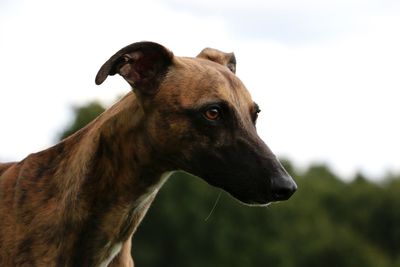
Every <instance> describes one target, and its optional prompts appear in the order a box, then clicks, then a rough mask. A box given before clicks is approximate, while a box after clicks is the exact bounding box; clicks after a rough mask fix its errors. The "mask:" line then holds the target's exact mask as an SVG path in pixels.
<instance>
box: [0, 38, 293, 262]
mask: <svg viewBox="0 0 400 267" xmlns="http://www.w3.org/2000/svg"><path fill="white" fill-rule="evenodd" d="M233 59H234V55H233V54H227V53H223V52H221V51H218V50H212V49H211V50H210V49H206V50H203V52H202V53H200V54H199V56H198V57H196V58H189V57H178V56H175V55H174V54H173V53H172V52H171V51H170V50H168V49H167V48H165V47H164V46H162V45H160V44H157V43H153V42H138V43H133V44H131V45H128V46H126V47H124V48H122V49H121V50H119V51H118V52H117V53H116V54H114V55H113V56H112V57H111V58H110V59H109V60H107V61H106V62H105V63H104V65H103V66H102V67H101V68H100V70H99V72H98V74H97V76H96V80H95V82H96V84H98V85H100V84H102V83H103V82H104V81H105V80H106V78H107V77H108V76H112V75H115V74H119V75H120V76H122V77H123V78H124V79H125V80H126V81H127V82H128V83H129V84H130V85H131V87H132V89H133V90H132V92H130V93H128V94H127V95H126V96H125V97H123V98H122V99H121V100H120V101H119V102H117V103H116V104H115V105H113V106H112V107H111V108H109V109H108V110H107V111H105V112H104V113H102V114H101V115H100V116H99V117H97V118H96V119H95V120H94V121H92V122H91V123H90V124H89V125H87V126H86V127H84V128H83V129H81V130H80V131H78V132H76V133H75V134H73V135H71V136H70V137H68V138H66V139H64V140H62V141H61V142H60V143H58V144H56V145H55V146H53V147H51V148H49V149H46V150H44V151H40V152H38V153H34V154H30V155H28V156H27V157H26V158H25V159H24V160H22V161H20V162H12V163H4V164H0V218H1V220H0V266H133V260H132V257H131V253H130V251H131V237H132V235H133V233H134V232H135V230H136V228H137V226H138V224H139V223H140V221H141V220H142V218H143V216H144V215H145V214H146V211H147V209H148V208H149V206H150V204H151V203H152V201H153V200H154V197H155V196H156V194H157V192H158V190H159V189H160V187H161V186H162V185H163V183H164V182H165V181H166V180H167V178H168V176H169V175H170V174H171V172H172V171H174V170H183V171H186V172H188V173H191V174H193V175H195V176H198V177H201V178H202V179H204V180H205V181H206V182H208V183H209V184H211V185H213V186H216V187H219V188H222V189H223V190H225V191H227V192H228V193H230V194H231V195H232V196H233V197H235V198H236V199H238V200H239V201H241V202H243V203H245V204H248V205H267V204H268V203H270V202H273V201H282V200H287V199H288V198H290V196H292V194H293V193H294V192H295V191H296V188H297V186H296V183H295V182H294V181H293V179H292V178H291V177H290V175H289V174H288V173H287V172H286V171H285V170H284V168H283V167H282V165H281V164H280V163H279V161H278V159H277V158H276V156H275V155H274V154H273V153H272V152H271V150H270V149H269V148H268V147H267V145H266V144H265V143H264V142H263V141H262V140H261V139H260V137H259V136H258V135H257V132H256V126H255V125H256V120H257V116H258V113H259V111H260V110H259V107H258V106H257V104H256V103H255V102H254V101H253V100H252V99H251V96H250V94H249V92H248V91H247V89H246V88H245V86H244V85H243V83H242V82H241V81H240V80H239V78H238V77H237V76H236V75H235V74H234V72H235V69H236V59H234V60H233Z"/></svg>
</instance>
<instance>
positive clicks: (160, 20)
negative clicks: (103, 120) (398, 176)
mask: <svg viewBox="0 0 400 267" xmlns="http://www.w3.org/2000/svg"><path fill="white" fill-rule="evenodd" d="M142 40H151V41H156V42H159V43H161V44H163V45H165V46H166V47H168V48H169V49H171V50H172V51H173V52H174V53H175V55H181V56H195V55H196V54H197V53H199V51H200V50H201V49H203V48H204V47H207V46H209V47H214V48H218V49H221V50H224V51H227V52H230V51H234V52H235V54H236V58H237V60H238V70H237V74H238V76H239V77H240V78H241V79H242V81H243V82H244V83H245V84H246V86H247V87H248V89H249V91H250V92H251V93H252V95H253V98H254V100H255V101H256V102H257V103H259V105H260V106H261V109H262V113H261V114H260V119H259V122H258V129H259V133H260V135H261V136H262V138H263V139H264V140H265V141H266V143H267V144H268V145H269V146H270V147H271V148H272V150H273V151H274V152H275V153H276V154H278V155H280V156H284V157H287V158H289V159H291V160H293V161H294V163H295V164H296V165H297V166H300V167H304V166H307V165H308V164H309V163H311V162H315V161H317V162H324V163H328V164H329V165H330V166H331V167H332V168H333V169H334V170H335V171H336V172H338V173H339V174H341V175H344V176H346V177H347V178H349V177H351V175H353V174H354V173H355V172H356V171H357V170H360V171H362V172H364V173H365V174H367V175H368V176H371V178H373V179H377V178H379V177H380V176H383V175H384V174H385V173H386V172H388V171H392V172H399V171H400V141H399V136H400V123H399V119H398V117H399V115H400V103H399V102H400V97H399V94H398V91H399V89H400V1H396V0H370V1H351V0H347V1H345V0H340V1H317V0H307V1H305V0H297V1H295V0H279V1H278V0H273V1H263V0H251V1H232V0H230V1H228V0H220V1H215V0H201V1H187V0H167V1H161V0H159V1H157V0H153V1H132V0H130V1H129V0H122V1H121V0H115V1H103V0H90V1H80V0H68V1H54V0H35V1H28V0H25V1H24V0H2V2H0V73H1V74H0V125H1V128H0V160H2V161H7V160H20V159H22V158H24V157H25V156H26V155H27V154H29V153H31V152H35V151H38V150H41V149H44V148H46V147H48V146H50V145H51V144H53V143H54V142H55V140H56V136H57V134H58V133H59V132H60V131H61V130H62V129H63V128H64V127H65V126H66V124H67V123H68V122H69V120H70V119H71V116H72V111H71V107H72V106H74V105H77V104H84V103H86V102H87V101H90V100H93V99H99V100H101V101H105V102H106V103H112V101H113V100H114V99H115V97H116V96H117V95H121V94H123V93H125V92H128V90H129V86H128V85H127V84H125V82H124V81H122V79H120V78H118V77H112V78H111V79H108V80H107V81H106V83H105V84H103V85H102V86H100V87H98V86H96V85H95V84H94V77H95V75H96V73H97V70H98V69H99V67H100V66H101V65H102V64H103V63H104V62H105V60H107V59H108V58H109V57H110V56H111V55H112V54H113V53H114V52H116V51H117V50H119V49H120V48H122V47H123V46H125V45H127V44H130V43H132V42H136V41H142Z"/></svg>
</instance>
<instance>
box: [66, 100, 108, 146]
mask: <svg viewBox="0 0 400 267" xmlns="http://www.w3.org/2000/svg"><path fill="white" fill-rule="evenodd" d="M104 110H105V108H104V107H103V106H102V105H101V104H100V103H99V102H90V103H89V104H87V105H84V106H79V107H74V114H75V118H74V120H73V121H72V123H71V125H69V126H67V128H66V129H65V130H64V131H63V132H62V134H60V138H59V139H64V138H65V137H67V136H70V135H71V134H73V133H75V132H76V131H78V130H79V129H81V128H82V127H84V126H85V125H86V124H88V123H89V122H91V121H92V120H94V119H95V118H96V117H97V116H98V115H99V114H100V113H102V112H103V111H104Z"/></svg>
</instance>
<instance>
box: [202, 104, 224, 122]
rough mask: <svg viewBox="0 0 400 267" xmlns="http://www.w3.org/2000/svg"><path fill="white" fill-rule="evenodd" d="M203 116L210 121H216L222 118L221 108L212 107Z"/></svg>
mask: <svg viewBox="0 0 400 267" xmlns="http://www.w3.org/2000/svg"><path fill="white" fill-rule="evenodd" d="M203 116H204V117H205V118H206V119H207V120H210V121H216V120H219V119H220V118H221V109H220V108H219V107H210V108H208V109H206V110H205V111H204V112H203Z"/></svg>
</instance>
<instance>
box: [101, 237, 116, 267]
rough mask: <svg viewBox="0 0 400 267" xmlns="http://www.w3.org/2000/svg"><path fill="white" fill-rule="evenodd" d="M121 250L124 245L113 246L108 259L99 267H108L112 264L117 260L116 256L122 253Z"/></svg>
mask: <svg viewBox="0 0 400 267" xmlns="http://www.w3.org/2000/svg"><path fill="white" fill-rule="evenodd" d="M121 248H122V243H117V244H115V245H113V246H112V248H111V252H110V253H109V255H108V257H107V258H106V259H105V260H103V261H102V262H101V263H100V265H99V267H107V266H108V265H109V264H110V262H111V261H112V260H113V259H114V258H115V256H117V254H118V253H119V252H120V251H121Z"/></svg>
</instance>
